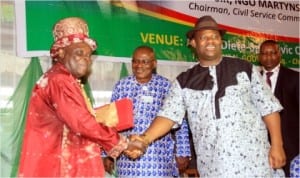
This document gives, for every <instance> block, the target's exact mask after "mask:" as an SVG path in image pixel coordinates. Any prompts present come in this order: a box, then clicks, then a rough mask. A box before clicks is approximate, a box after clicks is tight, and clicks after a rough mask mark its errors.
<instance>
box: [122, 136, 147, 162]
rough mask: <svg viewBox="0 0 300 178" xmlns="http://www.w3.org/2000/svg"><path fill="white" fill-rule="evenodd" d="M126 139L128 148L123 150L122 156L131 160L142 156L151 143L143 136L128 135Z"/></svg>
mask: <svg viewBox="0 0 300 178" xmlns="http://www.w3.org/2000/svg"><path fill="white" fill-rule="evenodd" d="M128 138H129V141H128V147H127V149H126V150H124V154H125V155H126V156H128V157H129V158H131V159H137V158H139V157H140V156H142V155H143V154H144V153H145V152H146V150H147V147H148V146H149V144H150V143H151V142H150V140H149V139H148V137H147V135H145V134H142V135H130V136H129V137H128Z"/></svg>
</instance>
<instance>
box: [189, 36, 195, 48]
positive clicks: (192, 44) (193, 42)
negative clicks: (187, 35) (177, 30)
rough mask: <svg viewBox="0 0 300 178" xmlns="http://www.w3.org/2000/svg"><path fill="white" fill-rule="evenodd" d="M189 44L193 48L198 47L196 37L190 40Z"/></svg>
mask: <svg viewBox="0 0 300 178" xmlns="http://www.w3.org/2000/svg"><path fill="white" fill-rule="evenodd" d="M189 45H191V46H192V47H193V48H196V42H195V39H194V38H192V39H191V40H190V41H189Z"/></svg>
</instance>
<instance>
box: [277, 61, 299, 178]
mask: <svg viewBox="0 0 300 178" xmlns="http://www.w3.org/2000/svg"><path fill="white" fill-rule="evenodd" d="M274 95H275V96H276V97H277V98H278V100H279V101H280V103H281V105H282V106H283V108H284V109H283V110H282V111H281V112H280V117H281V132H282V137H283V144H284V145H283V146H284V150H285V154H286V157H287V164H286V165H285V167H284V172H285V173H286V176H288V177H289V175H290V174H289V173H290V171H289V168H290V162H291V161H292V159H293V158H294V157H296V156H297V155H298V154H299V72H296V71H294V70H291V69H289V68H286V67H283V66H281V67H280V70H279V73H278V78H277V83H276V86H275V91H274Z"/></svg>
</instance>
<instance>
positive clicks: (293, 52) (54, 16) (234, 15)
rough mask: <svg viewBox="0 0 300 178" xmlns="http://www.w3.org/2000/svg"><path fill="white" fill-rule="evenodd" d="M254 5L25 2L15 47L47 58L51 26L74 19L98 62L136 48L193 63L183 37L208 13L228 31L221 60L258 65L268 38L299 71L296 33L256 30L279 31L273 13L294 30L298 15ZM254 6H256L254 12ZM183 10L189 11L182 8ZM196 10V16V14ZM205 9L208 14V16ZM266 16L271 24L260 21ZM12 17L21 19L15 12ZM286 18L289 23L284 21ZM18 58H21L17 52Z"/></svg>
mask: <svg viewBox="0 0 300 178" xmlns="http://www.w3.org/2000/svg"><path fill="white" fill-rule="evenodd" d="M259 2H261V3H257V4H256V3H254V4H249V3H241V2H240V1H232V2H231V1H228V2H223V1H196V2H195V1H110V0H107V1H95V0H94V1H31V0H25V1H24V6H25V10H24V12H25V17H26V18H25V19H24V20H25V21H26V23H25V24H26V27H24V28H25V29H26V31H25V33H26V40H25V43H26V44H25V45H24V46H22V45H20V44H21V42H18V45H17V46H19V47H18V49H26V50H25V52H24V53H25V56H26V53H28V54H27V56H38V55H40V54H41V55H48V53H49V49H50V47H51V44H52V42H53V36H52V28H53V25H54V24H55V23H56V22H57V21H58V20H60V19H62V18H65V17H70V16H77V17H81V18H83V19H85V20H86V21H87V23H88V25H89V29H90V37H91V38H93V39H95V40H96V41H97V43H98V48H97V50H96V52H95V54H96V55H98V56H101V57H102V58H106V57H107V58H108V60H109V57H115V58H125V59H126V58H128V60H130V56H131V54H132V51H133V50H134V49H135V48H136V47H137V46H139V45H150V46H151V47H153V48H154V49H155V51H156V55H157V58H158V59H159V60H164V61H169V62H173V61H174V62H178V61H184V62H195V61H196V59H195V56H194V55H193V53H192V52H191V49H190V48H188V47H187V45H186V44H187V40H186V37H185V33H186V32H187V31H188V30H189V29H190V28H191V27H192V26H193V23H194V22H195V21H196V20H197V16H201V15H204V14H205V13H207V14H213V15H214V16H215V17H216V18H217V21H218V22H219V21H220V23H222V24H221V25H222V27H224V28H225V29H226V30H227V33H226V34H225V36H224V42H223V52H224V54H225V55H226V56H236V57H239V58H242V59H245V60H248V61H250V62H252V63H254V64H257V55H258V49H259V45H260V43H261V42H262V41H263V40H265V39H270V38H271V39H275V40H277V41H278V42H279V43H280V45H281V50H282V53H283V59H282V63H283V64H284V65H285V66H287V67H290V68H299V54H300V48H299V36H295V35H294V34H295V30H297V29H294V30H293V29H290V28H285V30H286V34H289V33H290V34H291V35H289V36H285V32H284V31H282V30H281V29H278V31H279V32H280V33H275V34H268V33H265V32H264V30H265V29H267V28H266V27H264V26H261V23H262V22H263V21H266V23H269V24H271V25H274V27H272V26H270V27H268V30H269V31H271V32H272V31H276V30H275V29H272V28H278V26H279V25H280V24H279V22H278V19H274V18H275V16H276V14H277V16H278V18H280V19H283V17H286V18H287V20H285V21H284V22H280V23H285V24H289V25H292V27H294V26H295V25H297V24H298V25H299V20H298V21H297V20H296V21H293V19H299V13H298V15H297V13H295V12H297V10H295V11H290V10H286V9H277V10H275V11H274V10H273V9H270V7H269V6H266V4H265V3H262V1H259ZM269 4H270V3H269ZM250 5H252V6H253V7H248V6H250ZM255 5H256V6H258V7H257V8H256V7H255ZM287 5H289V7H290V8H293V7H294V4H292V2H290V3H289V2H287ZM296 5H297V4H296ZM211 6H215V7H211ZM187 7H188V9H186V8H187ZM295 7H298V6H295ZM196 8H197V9H196ZM242 8H250V10H251V8H252V9H254V10H251V11H250V10H249V11H248V9H242ZM259 8H261V9H262V10H261V12H259V11H256V9H259ZM196 10H198V11H199V14H198V12H197V11H196ZM209 10H210V12H207V11H209ZM212 10H213V12H212ZM200 11H201V12H200ZM273 11H274V12H273ZM200 13H201V15H200ZM202 13H203V14H202ZM224 13H226V15H227V16H226V15H225V14H224ZM271 13H273V14H271ZM275 13H276V14H275ZM285 13H290V14H292V15H293V16H288V14H285ZM195 14H198V15H195ZM265 14H267V15H268V17H269V16H270V17H272V19H266V18H264V16H265ZM294 14H296V15H294ZM21 15H22V14H21ZM17 16H20V15H18V12H17ZM246 16H247V17H246ZM288 17H289V18H290V19H291V18H292V20H289V19H288ZM17 19H20V18H17ZM21 19H22V18H21ZM220 19H221V20H220ZM232 19H233V20H232ZM235 19H236V20H235ZM260 20H261V22H260ZM253 22H256V23H257V24H254V23H253ZM251 25H252V26H253V27H251ZM17 27H18V29H21V30H22V29H23V28H21V27H20V26H18V21H17ZM279 27H280V28H283V27H281V26H279ZM251 28H253V29H255V28H260V29H258V31H257V32H254V31H252V30H248V29H251ZM270 28H271V29H270ZM297 28H299V27H297ZM298 30H299V29H298ZM290 31H292V32H290ZM19 34H21V33H18V35H19ZM38 51H43V53H34V52H38ZM31 52H33V53H31ZM19 54H20V55H21V56H22V54H21V53H20V52H19Z"/></svg>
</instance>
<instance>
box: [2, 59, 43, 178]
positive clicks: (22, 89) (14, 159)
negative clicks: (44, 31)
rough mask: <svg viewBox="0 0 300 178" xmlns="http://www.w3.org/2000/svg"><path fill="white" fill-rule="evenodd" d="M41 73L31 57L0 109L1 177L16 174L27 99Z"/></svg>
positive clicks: (37, 61) (38, 63)
mask: <svg viewBox="0 0 300 178" xmlns="http://www.w3.org/2000/svg"><path fill="white" fill-rule="evenodd" d="M41 75H42V67H41V65H40V61H39V59H38V58H32V59H31V61H30V64H29V66H28V67H27V69H26V70H25V72H24V74H23V76H22V77H21V79H20V82H19V84H18V86H17V88H16V90H15V91H14V93H13V95H12V96H11V97H10V98H9V100H8V103H7V105H6V107H4V108H1V110H0V116H1V124H0V135H1V145H0V150H1V162H0V163H1V177H15V176H16V172H17V169H18V165H19V156H20V148H21V144H22V139H23V130H24V123H25V117H26V113H27V107H28V101H29V98H30V95H31V90H32V88H33V86H34V84H35V82H36V81H37V80H38V79H39V77H40V76H41Z"/></svg>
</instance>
